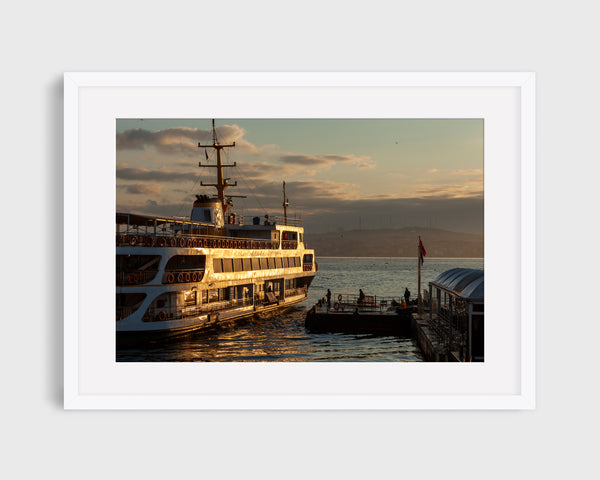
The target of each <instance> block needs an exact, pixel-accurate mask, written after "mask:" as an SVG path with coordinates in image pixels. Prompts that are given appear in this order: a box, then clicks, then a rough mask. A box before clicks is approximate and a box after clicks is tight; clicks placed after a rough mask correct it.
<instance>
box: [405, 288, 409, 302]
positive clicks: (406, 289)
mask: <svg viewBox="0 0 600 480" xmlns="http://www.w3.org/2000/svg"><path fill="white" fill-rule="evenodd" d="M404 299H405V300H406V304H407V305H408V301H409V300H410V291H409V290H408V287H406V288H405V289H404Z"/></svg>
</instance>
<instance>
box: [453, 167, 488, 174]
mask: <svg viewBox="0 0 600 480" xmlns="http://www.w3.org/2000/svg"><path fill="white" fill-rule="evenodd" d="M450 173H451V174H452V175H483V170H481V169H478V168H477V169H471V170H452V171H451V172H450Z"/></svg>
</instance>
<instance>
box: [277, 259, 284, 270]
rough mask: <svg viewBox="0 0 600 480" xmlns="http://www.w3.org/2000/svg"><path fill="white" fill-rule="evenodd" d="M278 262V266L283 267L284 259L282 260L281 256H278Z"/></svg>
mask: <svg viewBox="0 0 600 480" xmlns="http://www.w3.org/2000/svg"><path fill="white" fill-rule="evenodd" d="M276 263H277V268H283V261H282V260H281V257H277V259H276Z"/></svg>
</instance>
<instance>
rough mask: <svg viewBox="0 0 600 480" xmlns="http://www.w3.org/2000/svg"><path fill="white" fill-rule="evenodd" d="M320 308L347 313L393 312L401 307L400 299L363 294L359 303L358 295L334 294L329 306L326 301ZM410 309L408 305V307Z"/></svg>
mask: <svg viewBox="0 0 600 480" xmlns="http://www.w3.org/2000/svg"><path fill="white" fill-rule="evenodd" d="M319 306H321V307H324V308H326V309H328V310H333V311H340V312H348V311H356V310H358V311H359V312H380V313H382V312H386V311H393V310H396V309H397V308H399V307H401V306H402V299H401V297H378V296H377V295H367V294H365V296H364V299H363V300H362V302H361V301H359V295H357V294H355V293H336V294H335V295H332V297H331V304H330V305H327V301H325V302H321V305H319ZM408 307H410V305H409V306H408Z"/></svg>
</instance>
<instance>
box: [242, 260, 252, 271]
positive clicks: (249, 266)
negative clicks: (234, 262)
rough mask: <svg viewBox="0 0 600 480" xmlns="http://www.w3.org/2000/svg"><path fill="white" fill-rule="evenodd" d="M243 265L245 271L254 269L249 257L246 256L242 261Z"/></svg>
mask: <svg viewBox="0 0 600 480" xmlns="http://www.w3.org/2000/svg"><path fill="white" fill-rule="evenodd" d="M242 267H243V268H244V272H249V271H251V270H252V264H251V262H250V259H249V258H244V259H243V261H242Z"/></svg>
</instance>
